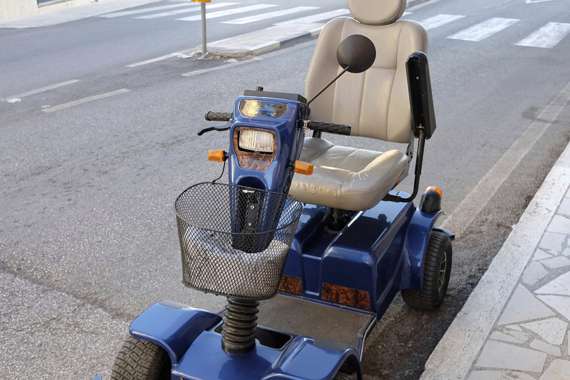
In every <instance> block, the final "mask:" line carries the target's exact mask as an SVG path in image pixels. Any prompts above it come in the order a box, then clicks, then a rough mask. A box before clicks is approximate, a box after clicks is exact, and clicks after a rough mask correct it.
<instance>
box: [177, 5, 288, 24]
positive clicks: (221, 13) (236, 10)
mask: <svg viewBox="0 0 570 380" xmlns="http://www.w3.org/2000/svg"><path fill="white" fill-rule="evenodd" d="M276 6H277V5H276V4H255V5H249V6H247V7H241V8H234V9H228V10H225V11H218V12H212V13H207V14H206V18H207V19H208V20H211V19H214V18H220V17H225V16H231V15H235V14H239V13H246V12H249V11H258V10H261V9H267V8H273V7H276ZM201 19H202V17H201V16H200V15H197V16H190V17H184V18H178V19H177V20H180V21H200V20H201Z"/></svg>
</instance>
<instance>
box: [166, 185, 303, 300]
mask: <svg viewBox="0 0 570 380" xmlns="http://www.w3.org/2000/svg"><path fill="white" fill-rule="evenodd" d="M175 209H176V220H177V224H178V236H179V239H180V248H181V253H182V274H183V282H184V285H186V286H188V287H191V288H195V289H199V290H202V291H205V292H208V293H215V294H218V295H224V296H228V297H240V298H247V299H253V300H262V299H267V298H271V297H272V296H273V295H274V294H275V293H276V292H277V288H278V286H279V281H280V278H281V273H282V270H283V266H284V264H285V259H286V257H287V253H288V251H289V247H290V245H291V242H292V240H293V237H294V234H295V230H296V228H297V222H298V221H299V218H300V216H301V212H302V210H303V205H302V204H301V203H300V202H297V201H295V200H293V199H291V198H289V197H288V196H287V195H286V194H282V193H273V192H268V191H265V190H258V189H253V188H248V187H242V186H235V185H228V184H221V183H211V182H207V183H200V184H197V185H194V186H191V187H189V188H188V189H186V190H185V191H184V192H183V193H182V194H180V196H179V197H178V199H176V202H175Z"/></svg>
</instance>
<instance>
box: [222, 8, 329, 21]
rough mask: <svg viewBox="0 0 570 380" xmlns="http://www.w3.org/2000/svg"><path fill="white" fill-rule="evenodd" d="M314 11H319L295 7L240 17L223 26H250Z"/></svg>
mask: <svg viewBox="0 0 570 380" xmlns="http://www.w3.org/2000/svg"><path fill="white" fill-rule="evenodd" d="M314 9H319V7H295V8H289V9H283V10H279V11H273V12H267V13H261V14H258V15H255V16H248V17H242V18H238V19H235V20H230V21H226V22H224V24H235V25H244V24H251V23H253V22H258V21H262V20H267V19H270V18H277V17H282V16H286V15H290V14H294V13H300V12H307V11H311V10H314Z"/></svg>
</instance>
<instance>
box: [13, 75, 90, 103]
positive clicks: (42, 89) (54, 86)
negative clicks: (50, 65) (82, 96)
mask: <svg viewBox="0 0 570 380" xmlns="http://www.w3.org/2000/svg"><path fill="white" fill-rule="evenodd" d="M77 82H79V79H72V80H68V81H65V82H60V83H55V84H50V85H49V86H45V87H40V88H36V89H34V90H30V91H26V92H22V93H21V94H17V95H12V96H8V97H6V98H5V99H3V100H4V101H5V102H7V103H18V102H20V101H22V98H25V97H27V96H32V95H37V94H41V93H43V92H47V91H51V90H55V89H57V88H60V87H65V86H69V85H72V84H75V83H77Z"/></svg>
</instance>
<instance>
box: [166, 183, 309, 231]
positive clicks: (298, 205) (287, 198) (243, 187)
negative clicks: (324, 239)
mask: <svg viewBox="0 0 570 380" xmlns="http://www.w3.org/2000/svg"><path fill="white" fill-rule="evenodd" d="M203 185H214V186H226V187H229V188H238V189H245V190H252V191H258V192H263V193H267V194H276V195H280V196H285V197H286V200H288V201H290V202H291V204H292V205H294V207H297V208H298V209H299V210H297V211H296V212H297V213H298V215H297V216H296V217H295V218H293V220H292V221H291V222H289V223H287V224H285V225H282V226H279V227H276V228H271V229H267V230H265V231H259V232H231V231H220V230H216V229H212V228H205V227H197V226H195V225H194V224H191V223H189V222H188V221H187V220H186V218H184V217H182V216H181V215H180V213H179V212H178V210H177V209H176V204H177V203H178V201H179V200H180V198H181V197H182V196H183V195H184V194H185V193H186V192H187V191H189V190H191V189H193V188H196V187H199V186H203ZM302 211H303V202H300V201H298V200H296V199H293V198H291V197H290V196H289V194H285V193H278V192H275V191H268V190H262V189H256V188H254V187H248V186H241V185H232V184H229V183H223V182H222V183H220V182H199V183H196V184H194V185H191V186H189V187H187V188H186V189H184V191H182V193H180V195H178V197H176V200H175V201H174V212H175V213H176V218H177V219H181V220H182V221H183V222H184V223H186V224H187V225H188V226H190V227H192V228H197V229H199V230H201V231H208V232H215V233H218V234H227V235H232V236H257V235H264V234H268V233H271V232H276V231H282V230H286V229H288V228H289V227H291V226H293V225H296V224H297V223H299V219H300V218H301V214H302Z"/></svg>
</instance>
